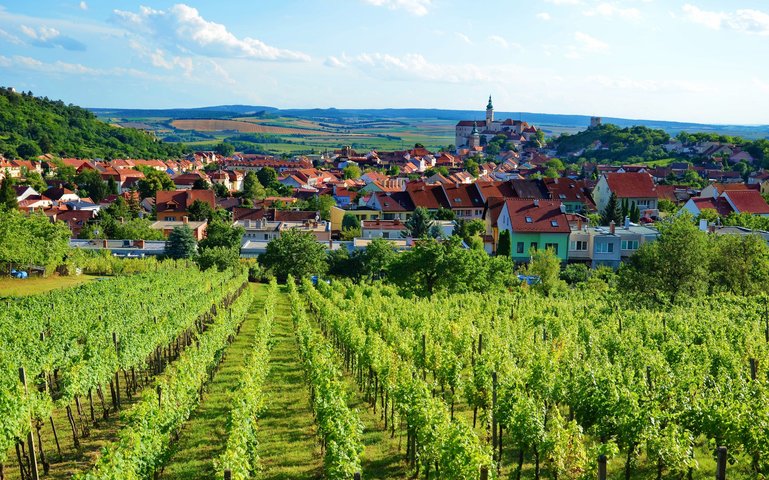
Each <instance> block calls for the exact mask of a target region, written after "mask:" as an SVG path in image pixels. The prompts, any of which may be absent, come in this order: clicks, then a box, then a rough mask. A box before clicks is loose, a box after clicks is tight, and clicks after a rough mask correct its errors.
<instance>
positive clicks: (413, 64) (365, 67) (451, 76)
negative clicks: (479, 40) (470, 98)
mask: <svg viewBox="0 0 769 480" xmlns="http://www.w3.org/2000/svg"><path fill="white" fill-rule="evenodd" d="M346 60H347V64H348V65H351V66H353V67H355V68H358V69H359V70H361V71H362V72H364V73H366V74H367V75H370V76H372V77H375V78H378V79H381V80H406V81H409V80H412V81H413V80H420V81H428V82H437V83H472V84H474V83H476V82H479V81H490V80H492V79H493V78H494V77H493V76H491V75H490V74H489V73H487V71H490V70H492V69H485V68H484V69H482V68H480V67H477V66H475V65H464V64H463V65H440V64H434V63H430V62H429V61H428V60H427V59H426V58H425V57H424V56H422V55H420V54H418V53H409V54H406V55H403V56H401V57H399V56H395V55H390V54H386V53H363V54H360V55H356V56H354V57H350V58H346Z"/></svg>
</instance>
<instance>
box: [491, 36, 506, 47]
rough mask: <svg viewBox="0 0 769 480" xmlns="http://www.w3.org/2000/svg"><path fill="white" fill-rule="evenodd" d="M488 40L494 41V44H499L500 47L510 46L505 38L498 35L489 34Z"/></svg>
mask: <svg viewBox="0 0 769 480" xmlns="http://www.w3.org/2000/svg"><path fill="white" fill-rule="evenodd" d="M489 41H490V42H491V43H495V44H497V45H499V46H500V47H502V48H508V47H509V46H510V44H509V43H507V40H505V39H504V38H502V37H500V36H499V35H491V36H490V37H489Z"/></svg>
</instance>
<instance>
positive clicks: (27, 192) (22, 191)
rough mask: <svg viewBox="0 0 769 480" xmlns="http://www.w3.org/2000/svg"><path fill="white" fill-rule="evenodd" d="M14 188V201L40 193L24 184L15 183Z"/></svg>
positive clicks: (20, 200)
mask: <svg viewBox="0 0 769 480" xmlns="http://www.w3.org/2000/svg"><path fill="white" fill-rule="evenodd" d="M13 188H14V189H15V190H16V202H17V203H19V202H22V201H23V200H26V199H28V198H29V197H35V196H38V195H40V194H39V193H38V192H37V191H36V190H35V189H34V188H32V187H29V186H26V185H16V186H14V187H13Z"/></svg>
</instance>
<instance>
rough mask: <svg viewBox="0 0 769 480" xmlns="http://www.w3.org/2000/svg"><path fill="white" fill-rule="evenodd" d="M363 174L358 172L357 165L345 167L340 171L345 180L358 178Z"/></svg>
mask: <svg viewBox="0 0 769 480" xmlns="http://www.w3.org/2000/svg"><path fill="white" fill-rule="evenodd" d="M362 174H363V173H362V172H361V171H360V167H359V166H357V165H347V166H346V167H344V168H343V169H342V175H343V176H344V178H345V179H356V178H360V176H361V175H362Z"/></svg>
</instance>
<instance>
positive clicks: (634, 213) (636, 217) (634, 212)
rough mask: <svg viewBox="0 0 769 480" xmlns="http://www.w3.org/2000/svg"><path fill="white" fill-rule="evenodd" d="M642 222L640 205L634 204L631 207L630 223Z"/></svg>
mask: <svg viewBox="0 0 769 480" xmlns="http://www.w3.org/2000/svg"><path fill="white" fill-rule="evenodd" d="M640 220H641V209H640V208H638V205H637V204H636V203H635V202H633V204H632V205H631V206H630V221H631V222H633V223H638V222H639V221H640Z"/></svg>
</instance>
